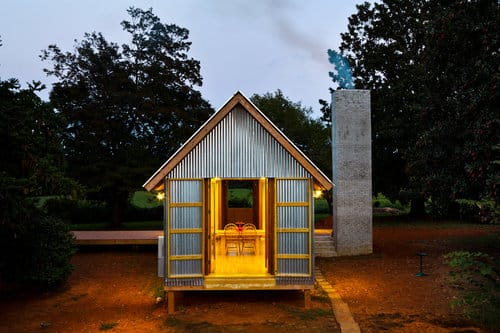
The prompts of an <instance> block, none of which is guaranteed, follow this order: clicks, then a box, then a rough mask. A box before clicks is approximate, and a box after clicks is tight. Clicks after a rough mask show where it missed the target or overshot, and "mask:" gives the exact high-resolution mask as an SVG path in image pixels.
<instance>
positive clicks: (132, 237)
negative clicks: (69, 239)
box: [72, 230, 163, 245]
mask: <svg viewBox="0 0 500 333" xmlns="http://www.w3.org/2000/svg"><path fill="white" fill-rule="evenodd" d="M72 233H73V235H74V236H75V244H76V245H156V244H158V236H162V235H163V230H137V231H128V230H114V231H72Z"/></svg>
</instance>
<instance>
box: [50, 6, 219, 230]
mask: <svg viewBox="0 0 500 333" xmlns="http://www.w3.org/2000/svg"><path fill="white" fill-rule="evenodd" d="M127 12H128V14H129V15H130V21H127V20H125V21H123V22H122V23H121V25H122V27H123V29H124V30H125V31H126V32H128V33H129V35H130V43H129V44H124V45H121V46H119V45H117V44H116V43H113V42H108V41H107V40H106V39H105V38H104V36H103V35H102V34H101V33H97V32H93V33H86V34H85V35H84V39H83V40H82V41H79V42H78V41H76V46H75V49H74V50H73V51H70V52H63V51H61V50H60V49H59V48H58V47H57V46H56V45H50V46H49V47H48V49H47V50H45V51H43V53H42V56H41V57H42V59H43V60H46V61H51V62H52V63H53V66H52V68H51V69H46V72H47V74H48V75H51V76H54V77H55V78H56V79H57V80H58V81H57V82H56V83H55V84H54V86H53V90H52V91H51V94H50V100H51V102H52V103H53V106H54V107H55V108H56V109H57V110H58V112H60V113H61V115H62V116H63V117H64V119H65V120H66V127H65V128H64V131H63V135H62V138H63V144H64V148H65V153H66V158H67V161H68V164H69V166H70V170H71V174H72V176H74V177H75V178H76V179H78V180H79V181H81V182H82V183H83V184H84V185H86V186H87V187H88V188H89V193H91V194H93V195H94V196H96V197H97V198H100V199H104V200H106V201H107V202H108V203H109V205H110V206H112V207H113V211H114V213H113V222H114V223H115V224H119V223H120V219H121V217H120V215H121V214H120V213H121V211H122V210H123V207H124V205H126V203H127V200H128V197H129V194H130V192H131V191H134V190H136V189H138V188H139V187H140V185H141V184H142V182H143V181H144V180H145V179H147V177H148V176H149V175H150V174H151V172H152V171H153V170H154V169H155V168H157V167H158V165H159V164H160V163H161V161H163V160H165V158H166V157H168V156H169V155H171V154H172V153H173V152H174V151H175V150H176V149H177V148H178V147H179V146H180V145H181V144H182V143H183V142H184V141H185V140H186V139H187V138H188V137H189V136H190V135H191V134H192V133H193V132H194V131H195V130H196V129H197V128H198V127H199V126H200V125H201V124H202V123H203V122H204V121H205V120H206V119H207V118H208V117H209V116H210V114H211V113H213V110H212V108H211V106H210V104H209V103H208V102H207V101H205V100H204V99H203V98H202V96H201V94H200V92H199V91H197V90H195V87H196V86H201V84H202V78H201V75H200V63H199V61H197V60H195V59H192V58H189V56H188V52H189V48H190V45H191V43H190V42H189V41H188V37H189V31H188V30H187V29H184V28H181V27H178V26H177V25H175V24H164V23H161V22H160V19H159V18H158V17H157V16H156V15H154V14H153V12H152V10H151V9H149V10H142V9H138V8H133V7H132V8H129V9H128V11H127Z"/></svg>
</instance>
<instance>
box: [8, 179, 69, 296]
mask: <svg viewBox="0 0 500 333" xmlns="http://www.w3.org/2000/svg"><path fill="white" fill-rule="evenodd" d="M11 184H12V183H11ZM1 185H2V186H0V211H1V214H2V215H1V219H0V246H1V250H0V280H3V281H6V282H11V283H16V284H19V285H26V286H38V287H43V288H49V287H55V286H57V285H59V284H61V283H62V282H64V281H65V280H66V279H67V278H68V276H69V275H70V273H71V271H72V266H71V264H70V259H71V256H72V255H73V254H74V252H75V251H74V247H73V236H72V235H71V234H70V233H69V228H68V225H67V224H66V223H64V222H63V221H62V220H61V219H58V218H53V217H50V216H47V215H46V214H45V213H44V212H43V211H42V210H40V209H37V208H36V207H35V206H34V205H33V204H32V203H31V202H30V201H29V200H28V199H26V198H25V197H24V196H23V195H22V194H21V193H22V192H20V191H19V188H16V186H15V185H13V186H12V187H11V186H3V185H5V184H1Z"/></svg>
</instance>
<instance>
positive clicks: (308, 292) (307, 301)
mask: <svg viewBox="0 0 500 333" xmlns="http://www.w3.org/2000/svg"><path fill="white" fill-rule="evenodd" d="M304 308H306V309H310V308H311V289H305V290H304Z"/></svg>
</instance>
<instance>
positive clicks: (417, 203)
mask: <svg viewBox="0 0 500 333" xmlns="http://www.w3.org/2000/svg"><path fill="white" fill-rule="evenodd" d="M425 215H426V213H425V199H424V197H423V196H422V195H421V194H420V193H415V196H414V197H413V198H412V199H411V206H410V214H409V216H411V217H424V216H425Z"/></svg>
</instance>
